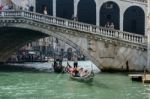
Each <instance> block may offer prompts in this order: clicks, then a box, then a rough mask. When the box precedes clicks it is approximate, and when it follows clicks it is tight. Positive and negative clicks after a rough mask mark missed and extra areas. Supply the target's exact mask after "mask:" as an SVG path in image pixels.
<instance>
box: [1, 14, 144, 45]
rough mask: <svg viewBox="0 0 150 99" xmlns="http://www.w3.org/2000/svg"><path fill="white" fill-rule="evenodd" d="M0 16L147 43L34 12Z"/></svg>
mask: <svg viewBox="0 0 150 99" xmlns="http://www.w3.org/2000/svg"><path fill="white" fill-rule="evenodd" d="M1 16H2V17H23V18H26V19H29V20H35V21H39V22H43V23H45V24H50V25H56V26H60V27H65V28H69V29H74V30H79V31H83V32H88V33H92V34H95V35H100V36H104V37H109V38H114V39H119V40H122V41H127V42H131V43H137V44H142V45H145V43H146V41H147V38H146V37H145V36H143V35H138V34H134V33H129V32H124V31H119V30H115V29H110V28H104V27H99V26H95V25H91V24H86V23H82V22H77V21H72V20H67V19H63V18H57V17H53V16H49V15H43V14H39V13H35V12H27V11H3V12H2V13H1Z"/></svg>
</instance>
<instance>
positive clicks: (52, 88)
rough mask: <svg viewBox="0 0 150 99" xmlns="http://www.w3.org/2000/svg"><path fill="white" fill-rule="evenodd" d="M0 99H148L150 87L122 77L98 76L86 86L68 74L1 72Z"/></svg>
mask: <svg viewBox="0 0 150 99" xmlns="http://www.w3.org/2000/svg"><path fill="white" fill-rule="evenodd" d="M0 99H150V85H149V84H145V85H144V84H142V83H139V82H132V81H131V80H130V79H129V78H128V76H127V75H122V74H108V73H101V74H97V75H96V76H95V79H94V82H93V83H92V84H86V83H81V82H77V81H73V80H70V79H69V77H68V75H67V74H54V73H33V72H0Z"/></svg>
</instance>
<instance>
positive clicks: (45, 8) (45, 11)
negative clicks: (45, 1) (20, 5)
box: [43, 6, 48, 15]
mask: <svg viewBox="0 0 150 99" xmlns="http://www.w3.org/2000/svg"><path fill="white" fill-rule="evenodd" d="M43 13H44V14H45V15H47V14H48V12H47V6H45V7H44V11H43Z"/></svg>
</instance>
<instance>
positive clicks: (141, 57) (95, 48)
mask: <svg viewBox="0 0 150 99" xmlns="http://www.w3.org/2000/svg"><path fill="white" fill-rule="evenodd" d="M49 35H51V36H53V37H56V38H58V39H60V40H62V41H63V42H65V43H67V44H69V45H71V46H72V47H74V48H76V49H78V50H80V51H81V52H82V53H83V54H84V55H85V56H87V57H88V58H89V59H90V60H91V61H92V62H94V63H95V64H96V65H97V66H98V67H99V68H101V69H127V67H129V69H130V70H142V69H143V67H144V66H146V63H147V38H146V37H145V36H143V35H137V34H133V33H128V32H124V31H118V30H114V29H110V28H104V27H99V26H95V25H90V24H85V23H81V22H77V21H72V20H67V19H62V18H57V17H53V16H48V15H42V14H39V13H34V12H27V11H4V12H1V14H0V61H1V62H5V61H6V60H7V59H8V57H9V56H10V55H11V54H13V53H14V52H16V51H17V50H18V49H19V48H20V47H22V46H23V45H25V44H26V43H28V42H31V41H33V40H36V39H39V38H42V37H45V36H49Z"/></svg>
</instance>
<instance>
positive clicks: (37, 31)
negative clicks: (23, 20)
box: [5, 24, 101, 68]
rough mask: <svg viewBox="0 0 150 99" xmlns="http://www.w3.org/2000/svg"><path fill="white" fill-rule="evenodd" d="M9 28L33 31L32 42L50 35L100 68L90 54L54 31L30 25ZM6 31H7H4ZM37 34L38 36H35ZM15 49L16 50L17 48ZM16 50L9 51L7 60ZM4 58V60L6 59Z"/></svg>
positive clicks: (17, 25)
mask: <svg viewBox="0 0 150 99" xmlns="http://www.w3.org/2000/svg"><path fill="white" fill-rule="evenodd" d="M8 27H10V28H17V29H26V30H29V31H34V36H35V37H34V39H33V40H36V39H39V37H40V36H41V37H46V36H48V35H51V36H53V37H55V38H58V39H59V40H61V41H63V42H65V43H67V44H68V45H70V46H72V47H73V48H75V49H77V50H80V51H81V52H82V53H83V54H84V55H85V56H86V57H87V58H88V59H90V60H91V61H92V62H93V63H94V64H95V65H96V66H98V68H101V66H100V64H99V63H98V62H97V61H96V60H95V59H94V57H92V56H91V55H90V53H89V52H88V51H86V50H85V49H83V48H82V47H80V46H78V45H77V44H76V43H74V42H73V41H71V40H69V39H67V38H66V37H65V36H64V35H61V34H62V33H58V32H55V31H49V30H47V29H44V28H39V27H36V26H32V27H31V25H28V24H26V25H23V24H22V25H20V24H16V25H13V26H9V25H8V26H7V28H8ZM6 31H7V29H6ZM36 34H38V35H36ZM42 34H45V35H42ZM29 41H30V42H31V41H32V40H28V42H29ZM26 43H27V42H24V43H22V44H24V45H25V44H26ZM22 44H19V45H20V46H19V47H22V46H23V45H22ZM21 45H22V46H21ZM19 47H17V48H19ZM17 50H18V49H15V50H14V49H12V51H10V53H9V54H8V55H7V58H9V56H10V55H11V54H12V52H15V51H17ZM7 58H5V59H7Z"/></svg>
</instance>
